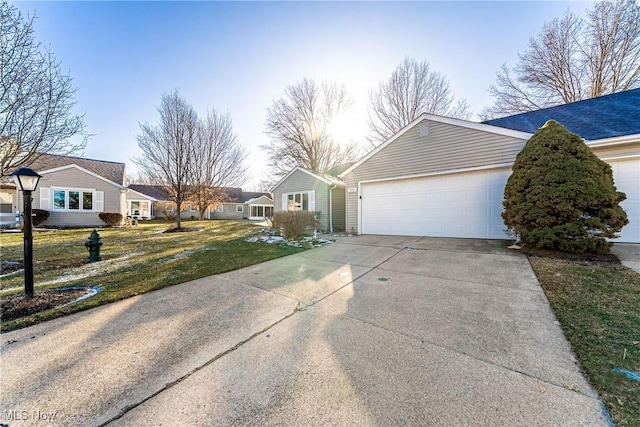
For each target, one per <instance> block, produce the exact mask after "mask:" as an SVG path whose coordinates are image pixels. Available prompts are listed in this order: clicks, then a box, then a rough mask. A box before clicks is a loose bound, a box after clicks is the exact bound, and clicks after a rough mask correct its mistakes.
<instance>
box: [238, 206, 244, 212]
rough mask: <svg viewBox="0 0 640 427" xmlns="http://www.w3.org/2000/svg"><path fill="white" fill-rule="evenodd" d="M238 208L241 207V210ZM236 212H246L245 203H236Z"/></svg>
mask: <svg viewBox="0 0 640 427" xmlns="http://www.w3.org/2000/svg"><path fill="white" fill-rule="evenodd" d="M238 208H240V210H238ZM236 213H244V205H243V204H237V205H236Z"/></svg>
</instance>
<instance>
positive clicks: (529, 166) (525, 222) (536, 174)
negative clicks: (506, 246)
mask: <svg viewBox="0 0 640 427" xmlns="http://www.w3.org/2000/svg"><path fill="white" fill-rule="evenodd" d="M625 199H626V196H625V194H624V193H621V192H619V191H617V190H616V187H615V185H614V182H613V174H612V171H611V166H609V165H608V164H607V163H606V162H604V161H602V160H600V159H599V158H598V157H597V156H596V155H595V154H593V153H592V152H591V149H590V148H589V147H587V146H586V144H585V143H584V142H583V140H582V138H580V137H579V136H578V135H575V134H573V133H570V132H569V131H568V130H567V129H565V128H564V127H563V126H562V125H560V124H559V123H558V122H556V121H553V120H550V121H548V122H547V123H545V125H544V126H542V127H541V128H540V129H539V130H538V131H537V132H536V133H535V134H534V135H533V136H532V137H531V138H530V139H529V140H528V141H527V143H526V144H525V146H524V148H523V149H522V151H521V152H520V153H519V154H518V156H517V157H516V161H515V162H514V164H513V174H512V175H511V176H510V177H509V179H508V181H507V185H506V187H505V192H504V202H503V206H504V212H503V213H502V218H503V219H504V222H505V224H506V225H507V227H508V228H509V229H510V230H511V231H512V232H513V233H515V234H517V235H519V236H520V238H521V239H522V241H523V242H524V243H527V244H530V245H533V246H534V247H540V248H552V249H559V250H562V251H567V252H578V253H580V252H590V251H592V252H604V253H606V252H608V251H609V248H610V247H611V245H612V243H610V242H608V241H607V239H612V238H615V237H616V233H619V232H620V230H621V229H622V227H624V226H625V225H626V224H628V222H629V221H628V219H627V214H626V213H625V211H624V210H623V209H622V208H621V207H620V202H622V201H623V200H625Z"/></svg>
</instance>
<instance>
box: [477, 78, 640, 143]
mask: <svg viewBox="0 0 640 427" xmlns="http://www.w3.org/2000/svg"><path fill="white" fill-rule="evenodd" d="M548 120H555V121H557V122H558V123H560V124H562V126H564V127H566V128H567V129H568V130H569V131H570V132H573V133H575V134H577V135H579V136H580V137H582V138H584V139H586V140H587V141H594V140H598V139H604V138H613V137H616V136H625V135H636V134H640V89H633V90H627V91H624V92H618V93H614V94H611V95H605V96H600V97H597V98H591V99H585V100H583V101H577V102H572V103H570V104H564V105H558V106H556V107H550V108H544V109H542V110H536V111H530V112H528V113H522V114H516V115H514V116H508V117H502V118H499V119H493V120H487V121H485V122H483V123H485V124H488V125H493V126H498V127H502V128H507V129H513V130H519V131H522V132H529V133H535V131H537V130H538V129H539V128H540V127H542V125H544V124H545V123H546V122H547V121H548Z"/></svg>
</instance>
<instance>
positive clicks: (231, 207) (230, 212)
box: [211, 203, 249, 219]
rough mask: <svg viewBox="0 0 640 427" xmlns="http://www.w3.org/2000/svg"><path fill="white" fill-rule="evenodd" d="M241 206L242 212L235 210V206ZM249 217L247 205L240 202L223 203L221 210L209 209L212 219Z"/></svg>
mask: <svg viewBox="0 0 640 427" xmlns="http://www.w3.org/2000/svg"><path fill="white" fill-rule="evenodd" d="M239 205H241V206H243V211H242V212H236V206H239ZM247 217H249V207H248V206H247V205H244V204H242V203H239V204H236V203H224V204H223V205H222V212H218V211H216V210H213V211H211V218H213V219H243V218H247Z"/></svg>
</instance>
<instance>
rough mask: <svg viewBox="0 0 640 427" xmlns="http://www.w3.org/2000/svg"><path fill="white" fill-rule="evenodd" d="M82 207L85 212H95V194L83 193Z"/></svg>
mask: <svg viewBox="0 0 640 427" xmlns="http://www.w3.org/2000/svg"><path fill="white" fill-rule="evenodd" d="M82 207H83V208H84V209H85V210H89V211H90V210H93V193H89V192H86V193H82Z"/></svg>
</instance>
